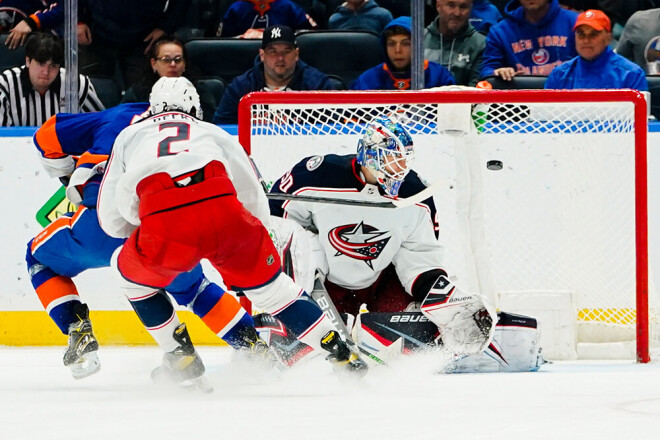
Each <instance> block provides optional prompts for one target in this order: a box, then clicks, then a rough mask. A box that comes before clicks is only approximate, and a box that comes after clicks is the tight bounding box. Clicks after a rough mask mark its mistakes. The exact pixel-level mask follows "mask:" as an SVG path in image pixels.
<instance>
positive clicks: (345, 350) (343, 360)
mask: <svg viewBox="0 0 660 440" xmlns="http://www.w3.org/2000/svg"><path fill="white" fill-rule="evenodd" d="M321 348H323V349H324V350H326V351H327V352H329V353H330V354H329V355H328V356H327V357H326V359H327V360H329V361H330V362H332V364H333V367H334V368H335V370H343V371H344V372H348V373H350V374H352V375H354V376H356V377H362V376H364V375H365V374H367V370H368V369H369V367H368V366H367V364H366V363H365V362H364V361H363V360H362V359H360V356H358V354H357V353H354V352H352V351H351V349H350V348H349V347H348V345H347V344H346V342H345V341H344V340H342V339H341V338H340V337H339V333H338V332H336V331H335V330H332V331H330V332H328V333H327V334H326V335H325V336H324V337H323V338H321Z"/></svg>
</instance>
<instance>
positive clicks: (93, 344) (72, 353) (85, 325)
mask: <svg viewBox="0 0 660 440" xmlns="http://www.w3.org/2000/svg"><path fill="white" fill-rule="evenodd" d="M73 311H74V313H75V314H76V316H77V317H78V321H76V322H74V323H72V324H70V325H69V345H68V346H67V349H66V351H65V352H64V365H66V366H67V367H69V369H70V370H71V375H72V376H73V378H74V379H83V378H85V377H87V376H91V375H92V374H94V373H97V372H98V371H99V370H100V369H101V363H100V362H99V357H98V353H97V352H98V350H99V343H98V341H97V340H96V337H94V333H92V322H91V321H90V320H89V308H87V305H86V304H80V303H78V304H76V305H75V306H74V309H73Z"/></svg>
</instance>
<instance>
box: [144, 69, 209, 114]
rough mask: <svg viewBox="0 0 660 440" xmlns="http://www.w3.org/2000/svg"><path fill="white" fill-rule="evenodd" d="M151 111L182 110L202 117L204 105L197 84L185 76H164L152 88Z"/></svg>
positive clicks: (151, 112) (156, 112)
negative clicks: (196, 87) (202, 105)
mask: <svg viewBox="0 0 660 440" xmlns="http://www.w3.org/2000/svg"><path fill="white" fill-rule="evenodd" d="M149 105H150V107H149V113H150V114H152V115H155V114H158V113H162V112H166V111H172V110H175V111H180V112H183V113H187V114H189V115H190V116H194V117H196V118H197V119H202V107H201V105H200V102H199V95H198V94H197V90H196V89H195V86H193V84H192V83H191V82H190V81H188V80H187V79H186V78H184V77H182V76H181V77H178V78H169V77H165V76H164V77H162V78H160V79H159V80H158V81H156V83H155V84H154V86H153V87H152V88H151V95H149Z"/></svg>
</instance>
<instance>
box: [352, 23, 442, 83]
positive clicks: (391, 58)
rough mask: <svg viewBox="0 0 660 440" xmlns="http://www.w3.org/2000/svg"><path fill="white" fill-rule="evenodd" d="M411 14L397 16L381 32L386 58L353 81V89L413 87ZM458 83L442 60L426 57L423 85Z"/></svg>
mask: <svg viewBox="0 0 660 440" xmlns="http://www.w3.org/2000/svg"><path fill="white" fill-rule="evenodd" d="M411 28H412V18H410V17H406V16H403V17H399V18H395V19H394V20H392V21H391V22H390V24H388V25H387V26H386V27H385V29H384V30H383V32H382V33H381V35H380V41H381V44H382V45H383V50H384V51H385V59H386V60H387V61H386V62H384V63H382V64H379V65H377V66H375V67H372V68H371V69H368V70H367V71H365V72H364V73H362V75H360V76H359V77H358V78H357V79H356V80H355V81H354V82H353V84H352V85H351V89H353V90H407V89H410V79H411V78H410V77H411V71H410V70H411V69H410V64H411V61H412V50H411V49H412V39H411ZM449 84H455V81H454V77H453V76H451V73H449V71H448V70H447V69H445V68H444V67H442V66H441V65H440V64H437V63H434V62H433V61H427V60H425V61H424V87H426V88H429V87H438V86H445V85H449Z"/></svg>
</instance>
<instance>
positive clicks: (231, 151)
mask: <svg viewBox="0 0 660 440" xmlns="http://www.w3.org/2000/svg"><path fill="white" fill-rule="evenodd" d="M146 127H148V128H149V129H146ZM214 160H217V161H220V162H222V163H223V165H224V166H225V169H226V172H227V175H228V176H229V178H230V179H231V180H232V183H233V185H234V188H235V190H236V194H237V196H238V200H240V202H241V203H242V204H243V205H244V206H245V208H246V209H247V210H248V211H250V212H251V213H252V214H253V215H254V216H255V217H257V218H258V219H259V220H261V222H262V223H264V224H265V225H268V222H269V218H270V216H269V212H268V202H267V200H266V195H265V193H264V191H263V189H262V187H261V185H260V183H259V180H258V178H257V175H256V173H255V171H254V169H253V168H252V165H251V163H250V161H249V158H248V157H247V154H246V152H245V150H244V149H243V148H242V147H241V145H240V144H239V143H238V142H237V141H236V140H234V139H233V138H232V137H231V136H230V135H229V134H228V133H227V132H225V131H224V130H222V129H220V128H218V127H216V126H215V125H212V124H209V123H206V122H203V121H201V120H199V119H195V118H193V117H191V116H189V115H187V114H185V113H180V112H166V113H159V114H157V115H154V116H149V117H147V118H145V119H144V120H142V121H140V122H137V123H136V124H134V125H131V126H129V127H127V128H126V129H124V130H123V131H122V132H121V133H120V134H119V136H118V137H117V140H116V141H115V145H114V147H113V151H112V156H111V157H110V161H109V165H108V170H107V171H106V174H105V177H104V179H103V182H102V184H101V190H100V194H99V201H98V215H99V220H100V221H101V225H102V227H103V230H104V231H106V233H107V234H108V235H111V236H113V237H120V238H122V237H128V236H129V235H130V234H131V233H132V232H133V230H135V228H137V226H139V225H140V219H139V216H138V206H139V199H138V197H137V194H136V193H137V190H136V188H137V185H138V184H139V183H140V181H142V179H144V178H145V177H147V176H151V175H153V174H156V173H160V172H165V173H167V174H169V175H170V176H172V178H177V177H181V176H185V175H186V174H188V173H191V172H194V171H196V170H199V169H201V168H203V167H204V166H205V165H207V164H208V163H209V162H211V161H214Z"/></svg>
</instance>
